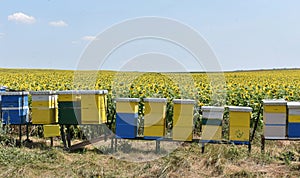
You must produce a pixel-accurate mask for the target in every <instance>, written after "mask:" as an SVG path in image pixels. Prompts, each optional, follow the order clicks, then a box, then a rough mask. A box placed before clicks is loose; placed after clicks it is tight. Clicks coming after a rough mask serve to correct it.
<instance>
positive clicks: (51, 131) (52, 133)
mask: <svg viewBox="0 0 300 178" xmlns="http://www.w3.org/2000/svg"><path fill="white" fill-rule="evenodd" d="M43 129H44V137H45V138H47V137H58V136H60V127H59V125H57V124H56V125H43Z"/></svg>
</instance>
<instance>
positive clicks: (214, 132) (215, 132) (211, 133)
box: [201, 106, 224, 141]
mask: <svg viewBox="0 0 300 178" xmlns="http://www.w3.org/2000/svg"><path fill="white" fill-rule="evenodd" d="M201 109H202V134H201V139H202V140H205V141H209V140H221V139H222V121H223V113H224V107H216V106H203V107H202V108H201Z"/></svg>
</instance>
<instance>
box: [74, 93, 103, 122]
mask: <svg viewBox="0 0 300 178" xmlns="http://www.w3.org/2000/svg"><path fill="white" fill-rule="evenodd" d="M78 94H79V95H80V98H81V104H80V105H81V124H102V123H106V122H107V118H106V104H105V102H106V94H107V90H86V91H85V90H81V91H78Z"/></svg>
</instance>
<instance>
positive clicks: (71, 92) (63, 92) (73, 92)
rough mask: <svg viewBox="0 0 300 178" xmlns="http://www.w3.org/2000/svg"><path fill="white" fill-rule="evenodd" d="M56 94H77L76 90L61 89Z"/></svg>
mask: <svg viewBox="0 0 300 178" xmlns="http://www.w3.org/2000/svg"><path fill="white" fill-rule="evenodd" d="M57 94H59V95H74V94H78V91H77V90H62V91H57Z"/></svg>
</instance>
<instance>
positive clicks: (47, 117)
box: [31, 108, 58, 124]
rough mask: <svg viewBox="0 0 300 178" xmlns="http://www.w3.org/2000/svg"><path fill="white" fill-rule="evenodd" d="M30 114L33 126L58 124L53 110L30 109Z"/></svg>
mask: <svg viewBox="0 0 300 178" xmlns="http://www.w3.org/2000/svg"><path fill="white" fill-rule="evenodd" d="M31 113H32V123H33V124H53V123H57V122H58V118H57V117H56V113H55V109H53V108H52V109H49V108H44V109H43V108H32V110H31Z"/></svg>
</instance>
